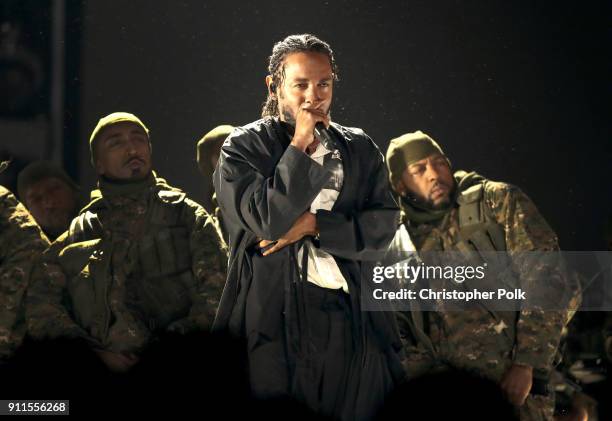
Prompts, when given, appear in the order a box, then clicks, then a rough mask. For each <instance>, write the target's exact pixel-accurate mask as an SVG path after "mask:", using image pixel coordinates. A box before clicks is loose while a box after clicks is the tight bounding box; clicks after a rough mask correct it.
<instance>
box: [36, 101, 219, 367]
mask: <svg viewBox="0 0 612 421" xmlns="http://www.w3.org/2000/svg"><path fill="white" fill-rule="evenodd" d="M89 143H90V152H91V160H92V164H93V165H94V167H95V169H96V172H97V174H98V187H99V188H98V189H97V190H94V191H92V193H91V202H90V203H89V204H88V205H87V206H86V207H85V208H84V209H83V210H82V211H81V212H80V214H79V215H78V216H77V217H76V218H75V219H74V220H73V221H72V223H71V225H70V229H69V230H68V231H67V232H65V233H64V234H62V235H61V236H60V237H59V238H58V239H57V240H56V241H55V242H54V243H53V244H52V245H51V247H50V248H49V250H48V251H47V252H46V253H45V254H44V256H43V258H42V259H41V264H40V265H37V267H36V270H35V273H34V276H33V282H32V285H31V288H30V291H29V293H28V302H27V324H28V330H29V333H30V335H31V336H33V337H35V338H54V337H75V338H83V339H85V340H87V341H88V342H90V343H91V344H92V346H93V347H94V348H95V349H96V350H97V352H98V353H99V355H100V357H101V358H102V359H103V361H104V362H105V363H106V364H107V365H108V366H109V368H111V369H113V370H115V371H124V370H127V369H128V368H130V367H131V366H132V365H133V364H134V363H135V362H136V361H137V360H138V354H139V353H140V352H141V351H142V350H143V349H144V348H145V347H146V346H147V344H148V343H149V341H150V340H151V339H153V338H154V337H155V335H156V334H157V333H159V332H162V331H166V330H172V331H178V332H187V331H192V330H205V329H208V327H209V325H210V324H211V323H212V321H213V318H214V313H215V311H216V307H217V302H218V298H219V297H220V294H221V290H222V288H223V284H224V280H225V267H224V266H225V263H224V262H225V257H224V254H223V253H221V252H220V248H219V237H218V234H217V230H216V228H215V225H214V224H213V222H212V220H211V218H210V217H209V215H208V213H206V211H205V210H204V209H203V208H202V207H201V206H199V205H198V204H197V203H195V202H194V201H192V200H190V199H188V198H187V197H186V196H185V193H184V192H182V191H181V190H179V189H176V188H173V187H171V186H170V185H168V184H167V183H166V181H165V180H164V179H162V178H159V177H157V176H156V174H155V173H154V172H153V171H152V168H151V167H152V163H151V142H150V139H149V130H148V129H147V127H146V126H145V125H144V124H143V123H142V121H141V120H140V119H139V118H138V117H136V116H134V115H132V114H129V113H113V114H110V115H108V116H106V117H104V118H102V119H101V120H100V121H99V122H98V125H97V126H96V128H95V129H94V131H93V133H92V134H91V137H90V140H89Z"/></svg>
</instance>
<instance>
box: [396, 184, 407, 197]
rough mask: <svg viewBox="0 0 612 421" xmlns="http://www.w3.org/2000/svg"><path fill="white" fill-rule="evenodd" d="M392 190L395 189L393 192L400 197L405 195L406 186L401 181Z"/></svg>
mask: <svg viewBox="0 0 612 421" xmlns="http://www.w3.org/2000/svg"><path fill="white" fill-rule="evenodd" d="M393 188H394V189H395V192H396V193H397V194H399V195H400V196H403V195H404V194H405V193H406V185H405V184H404V182H403V181H402V180H398V181H397V182H396V183H395V185H394V186H393Z"/></svg>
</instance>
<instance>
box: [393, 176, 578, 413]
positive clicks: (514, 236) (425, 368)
mask: <svg viewBox="0 0 612 421" xmlns="http://www.w3.org/2000/svg"><path fill="white" fill-rule="evenodd" d="M455 179H456V181H457V182H458V192H459V193H461V192H465V191H466V190H467V189H468V188H469V187H472V186H475V185H478V184H480V185H482V193H481V194H482V197H481V199H480V201H481V203H484V207H486V208H488V210H487V213H488V214H489V215H490V218H491V220H492V221H491V222H492V223H493V224H497V225H498V226H499V227H500V228H501V230H500V233H503V235H502V236H503V237H504V238H503V241H504V242H505V248H506V250H507V252H508V254H509V255H510V257H511V258H512V259H513V261H512V265H513V269H514V271H515V273H516V274H517V275H518V278H519V283H520V285H521V286H528V285H529V283H531V282H536V281H537V280H538V279H540V280H541V279H543V275H542V273H541V272H540V271H549V272H548V273H547V274H546V276H544V279H547V280H548V282H549V285H548V286H549V287H550V288H551V289H555V288H561V289H563V288H564V287H565V284H564V282H565V281H564V279H563V276H562V275H561V274H559V273H555V269H554V268H550V267H544V266H542V267H534V266H533V265H528V264H527V263H526V262H523V261H522V260H521V258H520V252H524V251H553V250H558V249H559V248H558V242H557V238H556V235H555V233H554V232H553V231H552V230H551V228H550V227H549V226H548V224H547V223H546V221H545V220H544V219H543V218H542V216H541V215H540V214H539V212H538V211H537V209H536V207H535V205H534V204H533V202H532V201H531V200H530V199H529V198H528V197H527V196H526V195H525V194H524V193H523V192H521V191H520V190H519V189H518V188H516V187H514V186H512V185H509V184H505V183H499V182H491V181H486V180H484V179H483V178H482V177H480V176H477V175H476V174H474V173H471V174H466V173H465V172H457V173H456V174H455ZM402 209H403V223H404V224H405V226H406V228H407V229H408V231H409V233H410V236H411V238H412V241H413V242H414V245H415V247H416V249H417V250H418V251H419V253H420V254H422V253H423V252H427V251H456V250H459V246H458V245H459V243H460V242H461V241H462V240H465V238H461V236H460V235H459V234H460V231H461V227H460V226H459V206H457V205H455V206H451V207H450V209H448V210H446V211H444V212H441V213H440V218H439V219H436V220H433V221H429V222H421V223H418V222H415V219H418V218H412V217H411V216H414V208H411V206H410V205H409V204H408V202H407V201H406V200H404V201H403V203H402ZM437 212H439V211H437ZM411 214H412V215H411ZM566 315H567V313H566V312H563V311H546V312H545V311H541V310H538V309H530V310H521V311H503V312H502V311H500V312H492V311H488V310H487V309H485V308H484V307H478V306H475V308H473V309H472V308H470V309H469V310H465V311H448V312H424V313H419V315H418V316H417V318H420V317H423V320H417V321H415V320H414V317H415V316H414V312H413V314H412V315H408V318H402V319H403V320H404V321H405V323H404V329H403V330H404V334H403V336H404V338H405V340H406V351H407V352H406V354H407V359H406V361H405V368H406V370H407V373H408V376H409V377H416V376H418V375H420V374H424V373H425V372H430V371H432V370H434V371H435V370H439V369H444V367H448V366H450V367H455V368H459V369H464V370H468V371H472V372H474V373H477V374H478V375H482V376H484V377H486V378H489V379H492V380H494V381H497V382H499V381H500V380H501V379H502V376H503V375H504V373H505V372H506V371H507V370H508V368H510V366H511V365H513V364H521V365H527V366H531V367H533V370H534V378H546V376H547V375H548V373H549V372H550V370H551V367H552V364H553V358H554V356H555V353H556V350H557V347H558V343H559V338H560V335H561V330H562V328H563V326H564V323H565V317H566ZM411 317H412V318H411ZM414 323H416V328H417V329H418V330H417V334H415V333H414V332H415V330H414V329H415V325H414ZM411 324H412V326H410V325H411ZM411 332H412V333H411ZM418 333H420V337H421V339H422V338H423V335H426V337H427V338H428V341H425V342H426V343H428V345H427V346H426V345H425V344H424V341H423V340H418V339H415V338H417V337H419V334H418ZM410 335H412V337H411V336H410ZM411 338H412V339H411ZM532 391H533V389H532ZM552 411H553V398H552V397H551V396H547V395H542V394H538V395H535V394H533V393H532V394H530V395H529V396H528V398H527V401H526V403H525V405H523V407H522V408H521V419H536V420H537V419H552Z"/></svg>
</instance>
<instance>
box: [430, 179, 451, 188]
mask: <svg viewBox="0 0 612 421" xmlns="http://www.w3.org/2000/svg"><path fill="white" fill-rule="evenodd" d="M438 187H446V188H447V189H449V190H450V189H451V187H452V186H449V185H448V184H447V183H445V182H444V181H439V180H436V182H435V183H434V185H433V186H431V190H434V189H436V188H438Z"/></svg>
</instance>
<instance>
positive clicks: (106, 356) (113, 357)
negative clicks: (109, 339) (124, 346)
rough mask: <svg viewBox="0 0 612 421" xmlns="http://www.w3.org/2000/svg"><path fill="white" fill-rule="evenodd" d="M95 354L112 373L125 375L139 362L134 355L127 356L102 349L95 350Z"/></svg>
mask: <svg viewBox="0 0 612 421" xmlns="http://www.w3.org/2000/svg"><path fill="white" fill-rule="evenodd" d="M95 352H96V354H97V355H98V357H100V359H101V360H102V362H104V364H106V366H107V367H108V369H109V370H110V371H112V372H114V373H125V372H126V371H128V370H129V369H130V368H132V367H133V366H134V365H135V364H136V363H137V362H138V361H139V358H138V357H137V356H136V355H134V354H129V355H127V354H121V353H118V352H111V351H105V350H102V349H96V350H95Z"/></svg>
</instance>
